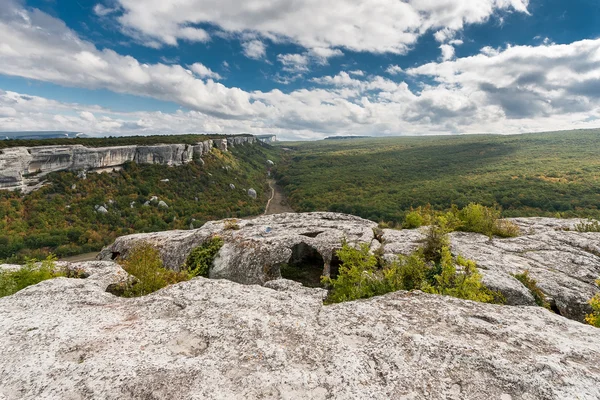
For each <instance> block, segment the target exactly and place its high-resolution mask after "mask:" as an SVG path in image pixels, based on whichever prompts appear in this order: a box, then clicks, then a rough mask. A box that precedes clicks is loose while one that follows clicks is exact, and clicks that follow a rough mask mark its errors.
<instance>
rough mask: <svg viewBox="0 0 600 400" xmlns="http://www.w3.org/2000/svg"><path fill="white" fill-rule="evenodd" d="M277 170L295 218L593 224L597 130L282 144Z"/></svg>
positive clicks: (599, 188) (599, 178) (599, 169)
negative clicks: (476, 209) (538, 219)
mask: <svg viewBox="0 0 600 400" xmlns="http://www.w3.org/2000/svg"><path fill="white" fill-rule="evenodd" d="M285 147H286V148H288V149H290V150H289V151H286V152H285V153H286V155H285V158H286V161H285V162H283V163H280V165H279V167H278V169H277V178H278V181H279V184H280V185H281V186H283V188H284V190H285V192H286V194H287V195H288V197H289V201H290V203H291V205H292V207H294V209H295V210H296V211H317V210H318V211H339V212H346V213H350V214H355V215H359V216H362V217H365V218H369V219H371V220H374V221H388V222H389V221H391V222H396V223H402V222H403V221H404V219H405V216H406V215H407V214H408V212H409V211H410V209H411V208H416V207H419V206H425V205H427V204H431V206H432V207H433V208H434V209H437V210H445V209H448V208H450V206H451V205H452V204H455V205H457V206H458V207H460V208H463V207H465V206H466V205H468V204H469V203H480V204H483V205H485V206H490V207H491V206H500V207H501V208H502V209H503V214H502V215H503V216H505V217H511V216H557V215H558V216H563V217H570V216H590V217H596V218H598V217H600V212H599V210H598V206H599V205H600V157H599V156H598V155H599V154H600V130H588V131H569V132H552V133H540V134H525V135H511V136H497V135H496V136H493V135H468V136H466V135H465V136H438V137H404V138H398V137H397V138H379V139H375V138H371V139H353V140H335V141H331V140H326V141H319V142H303V143H285Z"/></svg>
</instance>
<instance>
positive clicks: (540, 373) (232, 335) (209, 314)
mask: <svg viewBox="0 0 600 400" xmlns="http://www.w3.org/2000/svg"><path fill="white" fill-rule="evenodd" d="M350 222H351V223H352V224H358V223H359V222H358V221H357V220H351V221H350ZM332 224H333V222H332ZM71 268H74V269H77V268H85V269H86V271H88V272H89V274H90V276H89V277H88V278H87V279H66V278H58V279H53V280H49V281H45V282H42V283H40V284H38V285H35V286H31V287H29V288H26V289H24V290H22V291H21V292H19V293H17V294H15V295H13V296H9V297H5V298H1V299H0V355H1V357H0V377H1V378H0V381H1V382H2V384H0V399H2V400H16V399H25V400H29V399H31V400H33V399H36V400H37V399H107V400H111V399H150V398H153V399H173V400H178V399H411V400H421V399H440V400H441V399H444V400H448V399H470V400H488V399H500V400H510V399H513V400H517V399H529V400H534V399H545V400H562V399H580V400H593V399H598V398H600V370H599V369H598V365H600V330H599V329H597V328H593V327H591V326H587V325H583V324H580V323H578V322H575V321H570V320H568V319H565V318H562V317H560V316H558V315H556V314H553V313H551V312H550V311H548V310H545V309H542V308H539V307H506V306H497V305H489V304H481V303H475V302H470V301H463V300H458V299H454V298H449V297H444V296H435V295H426V294H423V293H420V292H412V293H407V292H396V293H390V294H388V295H385V296H381V297H376V298H372V299H368V300H362V301H355V302H348V303H342V304H337V305H330V306H324V305H323V303H322V297H323V290H320V289H308V288H304V287H302V286H300V285H299V284H297V283H295V282H291V281H286V280H275V281H271V282H268V283H267V284H266V285H265V286H266V287H260V286H256V285H255V286H244V285H240V284H237V283H234V282H231V281H227V280H208V279H204V278H195V279H193V280H191V281H188V282H184V283H179V284H176V285H173V286H170V287H167V288H165V289H163V290H160V291H158V292H156V293H153V294H151V295H148V296H145V297H141V298H136V299H124V298H119V297H115V296H113V295H112V294H110V293H107V292H106V289H107V288H108V286H109V285H110V284H111V283H114V282H119V281H122V280H123V279H124V277H123V273H124V272H123V270H121V268H120V267H119V266H118V265H116V264H113V263H110V262H105V263H101V264H96V265H94V264H93V263H77V264H73V265H72V266H71ZM94 270H97V272H94Z"/></svg>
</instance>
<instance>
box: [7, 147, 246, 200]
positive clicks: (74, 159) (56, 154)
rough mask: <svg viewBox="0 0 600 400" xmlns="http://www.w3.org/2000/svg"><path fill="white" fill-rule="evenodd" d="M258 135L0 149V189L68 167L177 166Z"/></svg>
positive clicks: (29, 182) (30, 183)
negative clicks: (184, 141) (148, 143)
mask: <svg viewBox="0 0 600 400" xmlns="http://www.w3.org/2000/svg"><path fill="white" fill-rule="evenodd" d="M255 142H256V139H255V138H254V137H231V138H228V139H218V140H214V141H213V140H206V141H203V142H199V143H198V144H196V145H186V144H159V145H152V146H114V147H84V146H82V145H73V146H39V147H15V148H7V149H0V189H22V190H24V191H29V190H31V188H32V187H34V185H36V184H37V183H38V182H39V181H40V178H42V177H43V176H44V175H46V174H48V173H50V172H55V171H65V170H80V171H88V170H89V171H94V170H96V171H102V170H106V169H113V168H118V167H120V166H121V165H123V164H125V163H126V162H136V163H138V164H160V165H169V166H176V165H182V164H186V163H189V162H191V161H192V160H193V159H198V158H201V157H203V156H204V155H206V154H208V153H209V152H210V151H211V149H212V148H213V147H218V148H219V149H220V150H222V151H227V145H228V143H229V145H230V146H232V147H234V146H236V145H237V146H239V145H244V144H253V143H255Z"/></svg>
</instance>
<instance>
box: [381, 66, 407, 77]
mask: <svg viewBox="0 0 600 400" xmlns="http://www.w3.org/2000/svg"><path fill="white" fill-rule="evenodd" d="M385 72H387V73H388V74H390V75H398V74H400V73H402V72H404V70H403V69H402V68H400V67H399V66H398V65H390V66H389V67H387V69H386V70H385Z"/></svg>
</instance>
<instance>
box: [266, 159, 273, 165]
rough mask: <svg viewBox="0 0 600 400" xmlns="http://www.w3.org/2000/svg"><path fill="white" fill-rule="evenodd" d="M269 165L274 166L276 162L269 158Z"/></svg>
mask: <svg viewBox="0 0 600 400" xmlns="http://www.w3.org/2000/svg"><path fill="white" fill-rule="evenodd" d="M267 165H269V166H273V165H275V163H274V162H273V161H271V160H267Z"/></svg>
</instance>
